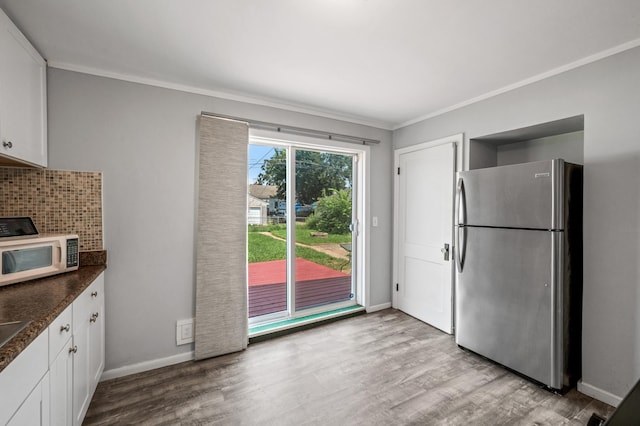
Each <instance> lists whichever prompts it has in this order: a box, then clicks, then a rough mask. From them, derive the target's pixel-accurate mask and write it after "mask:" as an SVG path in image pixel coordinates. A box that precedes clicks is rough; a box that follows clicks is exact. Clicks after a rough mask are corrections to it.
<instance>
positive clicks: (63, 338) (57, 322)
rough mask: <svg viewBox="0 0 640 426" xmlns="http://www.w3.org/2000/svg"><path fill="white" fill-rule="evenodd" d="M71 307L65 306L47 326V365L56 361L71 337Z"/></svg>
mask: <svg viewBox="0 0 640 426" xmlns="http://www.w3.org/2000/svg"><path fill="white" fill-rule="evenodd" d="M72 308H73V305H69V306H67V309H65V310H64V311H62V313H61V314H60V315H58V317H57V318H56V319H54V320H53V322H52V323H51V325H49V364H51V362H53V360H54V359H56V355H58V353H59V352H60V349H62V348H63V347H64V346H66V343H67V342H68V341H69V339H70V338H71V336H72V335H73V309H72Z"/></svg>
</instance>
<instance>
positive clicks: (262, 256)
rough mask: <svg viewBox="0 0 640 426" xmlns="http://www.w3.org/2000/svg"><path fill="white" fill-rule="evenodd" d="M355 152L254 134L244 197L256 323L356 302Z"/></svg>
mask: <svg viewBox="0 0 640 426" xmlns="http://www.w3.org/2000/svg"><path fill="white" fill-rule="evenodd" d="M269 142H271V143H269ZM358 157H359V155H358V153H357V152H350V151H348V150H340V149H335V148H330V149H327V147H322V146H310V145H303V146H299V145H296V144H294V143H273V141H265V140H252V143H251V144H250V145H249V167H248V203H247V204H248V211H247V222H248V262H249V264H248V271H249V274H248V294H249V318H250V322H251V323H253V324H256V323H261V322H268V321H272V320H280V319H284V318H293V317H299V316H305V315H311V314H315V313H318V312H323V311H329V310H332V309H337V308H341V307H344V306H349V305H353V304H355V303H356V301H357V297H356V296H357V294H356V289H357V286H356V279H355V278H356V276H357V270H358V268H357V265H356V264H355V261H354V259H356V258H357V256H355V253H356V252H357V246H358V240H357V238H354V236H355V233H354V231H356V230H357V227H358V226H357V225H358V223H359V209H358V203H357V202H356V200H357V197H356V194H357V191H358V184H357V182H358V170H357V168H358V161H357V160H358Z"/></svg>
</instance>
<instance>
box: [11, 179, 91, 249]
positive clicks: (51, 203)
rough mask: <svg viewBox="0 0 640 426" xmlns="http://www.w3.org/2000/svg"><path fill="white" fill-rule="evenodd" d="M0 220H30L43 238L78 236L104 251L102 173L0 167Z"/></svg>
mask: <svg viewBox="0 0 640 426" xmlns="http://www.w3.org/2000/svg"><path fill="white" fill-rule="evenodd" d="M0 216H30V217H31V218H32V219H33V222H34V223H35V224H36V227H37V228H38V230H39V231H40V233H41V234H78V237H79V239H80V250H81V251H87V250H101V249H102V248H103V235H102V173H100V172H77V171H68V170H49V169H46V170H45V169H27V168H11V167H0Z"/></svg>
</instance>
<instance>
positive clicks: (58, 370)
mask: <svg viewBox="0 0 640 426" xmlns="http://www.w3.org/2000/svg"><path fill="white" fill-rule="evenodd" d="M49 389H50V391H51V392H50V394H51V400H50V402H51V403H50V411H51V424H52V425H70V424H72V419H73V411H72V410H73V399H72V398H73V340H72V339H68V340H67V342H66V344H65V345H64V347H63V348H62V350H60V352H59V353H58V355H57V356H56V357H55V359H54V360H53V362H52V363H51V365H49Z"/></svg>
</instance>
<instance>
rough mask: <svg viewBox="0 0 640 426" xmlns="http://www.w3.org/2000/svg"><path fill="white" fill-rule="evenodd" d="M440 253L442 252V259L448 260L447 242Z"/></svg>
mask: <svg viewBox="0 0 640 426" xmlns="http://www.w3.org/2000/svg"><path fill="white" fill-rule="evenodd" d="M440 253H442V254H444V260H449V244H445V245H444V247H443V248H441V249H440Z"/></svg>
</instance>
